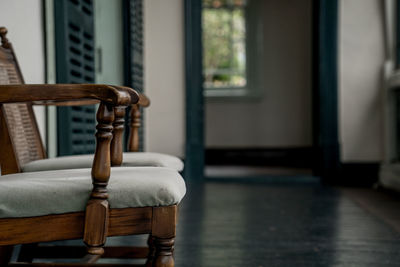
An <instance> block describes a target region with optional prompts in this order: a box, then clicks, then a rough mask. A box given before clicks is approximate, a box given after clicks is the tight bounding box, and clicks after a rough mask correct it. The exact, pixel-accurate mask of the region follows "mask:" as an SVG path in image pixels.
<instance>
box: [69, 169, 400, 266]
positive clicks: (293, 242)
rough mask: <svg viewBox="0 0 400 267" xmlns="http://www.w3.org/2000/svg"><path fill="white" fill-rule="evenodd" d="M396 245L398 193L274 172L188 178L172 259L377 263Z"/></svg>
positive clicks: (392, 256)
mask: <svg viewBox="0 0 400 267" xmlns="http://www.w3.org/2000/svg"><path fill="white" fill-rule="evenodd" d="M145 241H146V236H141V237H140V238H136V239H132V238H131V237H122V238H110V239H109V240H108V241H107V245H127V244H128V243H135V244H138V243H142V244H144V243H145ZM72 242H73V241H72ZM64 243H65V242H64ZM79 243H80V244H81V242H79ZM399 252H400V197H399V195H397V194H388V193H386V192H379V191H378V192H377V191H374V190H372V189H368V188H367V189H366V188H333V187H330V186H324V185H322V184H321V183H320V181H319V180H318V178H315V177H311V176H307V175H299V176H293V175H290V176H282V175H280V176H264V177H254V178H251V177H247V178H233V179H229V177H228V178H214V179H209V180H208V181H207V182H205V183H197V184H196V183H189V184H188V193H187V195H186V197H185V199H184V201H183V202H182V204H181V207H180V214H179V225H178V233H177V238H176V247H175V260H176V266H177V267H185V266H186V267H196V266H199V267H200V266H202V267H234V266H246V267H252V266H254V267H261V266H279V267H284V266H290V267H294V266H296V267H298V266H307V267H310V266H324V267H325V266H335V267H336V266H346V267H348V266H362V267H368V266H371V267H372V266H373V267H380V266H400V253H399ZM113 262H117V261H113Z"/></svg>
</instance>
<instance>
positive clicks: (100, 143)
mask: <svg viewBox="0 0 400 267" xmlns="http://www.w3.org/2000/svg"><path fill="white" fill-rule="evenodd" d="M113 121H114V108H113V107H112V106H110V105H106V104H104V103H101V104H100V106H99V109H98V111H97V122H98V123H97V126H96V129H97V132H96V152H95V156H94V160H93V166H92V181H93V190H92V193H91V195H90V199H89V201H88V203H87V206H86V214H85V229H84V237H83V241H84V242H85V244H86V245H87V246H88V250H87V251H88V253H89V254H93V255H102V254H103V253H104V250H103V245H104V243H105V241H106V237H107V230H108V216H109V214H108V209H109V207H108V201H107V198H108V194H107V184H108V180H109V178H110V169H111V163H110V143H111V139H112V130H113V126H112V123H113Z"/></svg>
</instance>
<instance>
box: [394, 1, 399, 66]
mask: <svg viewBox="0 0 400 267" xmlns="http://www.w3.org/2000/svg"><path fill="white" fill-rule="evenodd" d="M395 31H396V69H399V68H400V0H397V1H396V30H395Z"/></svg>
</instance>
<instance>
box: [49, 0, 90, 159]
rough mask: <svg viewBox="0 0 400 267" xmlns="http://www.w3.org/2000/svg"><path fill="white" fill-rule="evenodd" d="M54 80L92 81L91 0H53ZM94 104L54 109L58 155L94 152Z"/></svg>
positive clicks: (62, 81) (66, 81) (58, 81)
mask: <svg viewBox="0 0 400 267" xmlns="http://www.w3.org/2000/svg"><path fill="white" fill-rule="evenodd" d="M54 8H55V16H56V17H55V22H56V23H55V24H56V25H55V36H56V79H57V83H94V79H95V66H94V17H93V2H92V0H56V1H54ZM95 125H96V121H95V107H94V106H76V107H59V108H57V126H58V131H57V132H58V155H60V156H62V155H76V154H86V153H93V152H94V149H95V137H94V133H95Z"/></svg>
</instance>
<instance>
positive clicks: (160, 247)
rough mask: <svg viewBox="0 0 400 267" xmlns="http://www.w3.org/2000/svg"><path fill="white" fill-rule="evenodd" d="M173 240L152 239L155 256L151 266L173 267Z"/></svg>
mask: <svg viewBox="0 0 400 267" xmlns="http://www.w3.org/2000/svg"><path fill="white" fill-rule="evenodd" d="M174 243H175V239H174V238H158V237H156V238H154V244H155V247H156V255H155V259H154V263H153V266H155V267H174V266H175V262H174V257H173V253H174Z"/></svg>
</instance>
